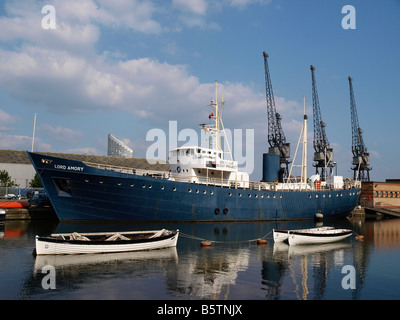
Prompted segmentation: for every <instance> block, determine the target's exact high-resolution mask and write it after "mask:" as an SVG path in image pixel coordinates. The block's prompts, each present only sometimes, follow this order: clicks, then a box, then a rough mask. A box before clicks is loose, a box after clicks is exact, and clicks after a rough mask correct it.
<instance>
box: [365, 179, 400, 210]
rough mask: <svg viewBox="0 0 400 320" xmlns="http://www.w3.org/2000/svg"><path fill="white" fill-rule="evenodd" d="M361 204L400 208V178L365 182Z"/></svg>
mask: <svg viewBox="0 0 400 320" xmlns="http://www.w3.org/2000/svg"><path fill="white" fill-rule="evenodd" d="M360 204H361V205H362V206H363V207H375V208H376V207H384V208H400V179H386V181H385V182H376V181H371V182H363V183H362V187H361V195H360Z"/></svg>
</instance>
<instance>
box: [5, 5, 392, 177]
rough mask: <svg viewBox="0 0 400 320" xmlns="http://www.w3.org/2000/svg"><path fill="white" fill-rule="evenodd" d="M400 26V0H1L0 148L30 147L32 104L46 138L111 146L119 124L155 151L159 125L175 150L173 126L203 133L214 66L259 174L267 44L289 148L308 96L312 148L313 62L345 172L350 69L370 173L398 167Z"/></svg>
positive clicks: (51, 148) (88, 147)
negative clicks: (154, 135)
mask: <svg viewBox="0 0 400 320" xmlns="http://www.w3.org/2000/svg"><path fill="white" fill-rule="evenodd" d="M46 5H50V6H52V7H51V8H53V9H54V10H53V11H52V10H50V11H49V10H47V9H48V7H45V6H46ZM346 5H351V6H353V8H354V9H355V13H354V16H351V18H352V19H351V20H349V19H348V18H349V17H350V16H349V11H347V10H344V13H342V9H343V7H345V6H346ZM353 18H355V19H353ZM342 20H343V21H344V25H346V23H350V22H354V23H355V25H354V26H353V27H355V28H347V29H346V28H343V25H342ZM51 23H53V24H51ZM399 39H400V1H399V0H385V1H376V0H362V1H361V0H358V1H357V0H330V1H320V0H303V1H298V0H221V1H214V0H213V1H211V0H159V1H158V0H151V1H150V0H149V1H139V0H132V1H127V0H116V1H101V0H69V1H62V0H45V1H34V0H19V1H1V2H0V149H13V150H31V147H32V134H33V126H34V117H35V114H36V115H37V118H36V130H35V140H34V150H35V151H38V152H40V151H42V152H65V153H80V154H85V153H87V154H95V155H106V154H107V135H108V134H109V133H112V134H114V135H115V136H116V137H118V138H119V139H120V140H122V141H124V142H125V143H126V144H127V145H128V146H130V147H131V148H132V149H133V150H134V153H135V157H146V155H148V150H149V148H151V146H153V147H154V144H155V143H156V142H157V141H159V140H157V139H153V140H151V139H149V135H148V134H149V132H154V131H152V130H154V129H157V130H159V131H160V130H161V131H163V132H165V136H166V137H167V141H166V143H168V145H167V146H166V147H167V148H166V150H168V147H170V146H171V145H173V144H174V143H176V144H177V145H182V144H184V143H185V141H186V140H185V139H184V134H182V136H179V135H176V134H175V133H174V132H171V130H170V129H171V128H172V129H174V128H176V131H177V133H178V134H179V133H180V132H182V131H183V132H185V131H184V129H193V130H195V132H197V133H198V136H199V140H200V129H199V128H198V125H199V124H200V123H209V119H208V115H209V113H210V109H209V107H207V105H208V104H209V103H210V100H211V99H212V98H214V96H215V94H214V92H215V81H216V80H217V81H218V100H221V98H223V99H224V101H225V105H224V114H223V120H224V126H225V128H228V129H230V130H231V132H234V130H236V131H237V132H241V133H242V135H243V137H242V140H241V141H240V139H239V138H238V139H234V141H233V142H232V146H233V147H234V150H236V151H235V152H234V154H235V153H236V154H237V155H239V156H240V155H242V158H243V159H245V160H246V161H247V163H243V164H242V167H244V169H245V170H246V171H248V173H249V174H250V177H251V178H252V179H253V180H260V179H261V167H262V165H261V159H262V154H263V153H265V152H268V141H267V130H268V125H267V110H266V100H265V74H264V60H263V56H262V52H263V51H265V52H267V53H268V55H269V58H268V63H269V70H270V75H271V80H272V87H273V92H274V95H275V103H276V109H277V112H279V113H280V114H281V116H282V127H283V131H284V133H285V135H286V140H287V142H290V143H291V156H292V158H293V155H294V152H295V149H296V145H297V141H298V138H299V134H300V130H301V126H302V121H303V96H305V105H306V113H307V115H308V117H309V121H308V154H309V155H311V156H312V154H313V149H312V139H313V126H312V95H311V94H312V86H311V71H310V65H313V66H315V68H316V70H315V76H316V81H317V89H318V96H319V102H320V108H321V115H322V119H323V121H324V122H325V123H326V125H327V126H326V134H327V138H328V141H329V142H330V145H331V147H332V148H333V149H334V160H335V162H337V173H338V174H339V175H343V176H344V177H352V175H353V172H352V171H351V170H350V168H351V161H352V153H351V143H352V137H351V118H350V97H349V84H348V80H347V77H348V76H351V77H352V78H353V89H354V94H355V100H356V105H357V112H358V120H359V124H360V127H361V128H362V129H363V138H364V142H365V145H366V147H367V149H368V151H369V153H370V161H371V166H372V171H371V172H370V175H371V180H373V181H384V180H385V179H387V178H392V179H393V178H397V179H399V178H400V169H399V161H398V159H399V158H400V142H399V134H398V126H399V119H400V111H399V109H400V108H399V107H400V80H399V74H400V59H399V57H400V41H399ZM171 123H176V125H175V126H171ZM246 130H248V132H253V136H254V139H252V135H249V136H246ZM146 137H147V139H146ZM174 137H175V142H174V141H172V140H174ZM176 137H180V138H181V139H180V140H182V141H176ZM158 139H161V138H160V137H158ZM170 140H171V141H172V142H173V143H172V144H171V143H169V142H170ZM240 142H243V145H242V144H241V143H240ZM198 143H199V144H201V143H202V141H199V142H198ZM245 146H246V147H247V146H249V148H248V149H245ZM235 147H236V148H235ZM246 152H247V153H246ZM250 153H251V154H250ZM157 155H158V156H160V157H164V158H166V156H167V155H163V152H161V151H160V152H159V154H157ZM298 157H299V155H298ZM251 158H252V159H254V160H252V159H251ZM252 161H253V162H254V163H253V164H252V165H249V164H251V162H252ZM300 161H301V159H299V158H296V160H295V161H294V162H295V163H296V164H299V163H300ZM242 162H243V161H242ZM311 163H312V159H309V169H308V172H309V173H310V174H311V173H313V172H314V168H313V167H312V166H311Z"/></svg>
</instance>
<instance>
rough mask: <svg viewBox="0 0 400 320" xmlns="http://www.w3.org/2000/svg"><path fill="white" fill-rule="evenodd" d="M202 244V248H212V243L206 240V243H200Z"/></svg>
mask: <svg viewBox="0 0 400 320" xmlns="http://www.w3.org/2000/svg"><path fill="white" fill-rule="evenodd" d="M200 244H201V246H202V247H209V246H211V241H209V240H204V241H202V242H200Z"/></svg>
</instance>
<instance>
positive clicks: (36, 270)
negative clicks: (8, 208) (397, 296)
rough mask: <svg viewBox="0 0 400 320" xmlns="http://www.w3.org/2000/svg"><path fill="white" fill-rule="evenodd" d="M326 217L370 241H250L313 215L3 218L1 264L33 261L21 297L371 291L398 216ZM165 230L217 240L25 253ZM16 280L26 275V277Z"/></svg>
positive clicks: (398, 232)
mask: <svg viewBox="0 0 400 320" xmlns="http://www.w3.org/2000/svg"><path fill="white" fill-rule="evenodd" d="M325 225H329V226H334V227H337V228H349V229H353V230H355V231H356V232H357V233H358V234H363V235H365V241H363V242H359V241H356V240H355V239H354V237H352V238H350V239H346V240H344V241H342V242H337V243H331V244H322V245H307V246H288V245H286V244H284V243H279V244H275V243H274V242H273V240H272V234H270V236H269V237H268V238H269V241H268V243H267V245H265V246H257V245H256V244H255V242H247V241H246V240H249V239H256V238H259V237H262V236H264V235H266V234H269V233H270V232H271V231H272V229H273V228H281V229H296V228H309V227H314V226H315V223H314V222H311V221H310V222H262V223H261V222H260V223H258V222H255V223H250V222H249V223H180V224H179V223H163V224H157V223H143V224H137V223H127V222H124V223H58V224H52V223H44V222H40V223H38V222H33V221H32V222H26V221H25V222H13V223H10V221H8V222H7V221H6V223H4V225H3V229H1V230H0V231H1V232H2V239H0V256H7V254H8V257H10V259H11V260H13V259H14V260H13V261H11V260H10V261H8V262H7V263H6V264H5V266H6V268H16V269H15V270H18V268H19V269H20V270H24V269H26V265H27V264H28V265H29V264H30V271H29V272H28V273H27V274H24V275H21V276H20V277H19V278H18V279H17V280H16V282H17V281H18V283H23V284H22V286H21V287H20V289H19V290H20V292H19V295H18V297H19V298H22V299H52V298H56V299H70V298H72V299H89V298H90V299H93V298H101V299H188V298H189V299H270V300H272V299H360V298H363V297H364V298H365V297H369V298H371V297H372V298H373V297H374V295H373V293H372V291H371V290H368V289H365V287H366V283H368V279H371V277H373V276H371V275H370V270H369V269H370V268H369V266H370V264H371V262H372V257H373V255H374V248H389V249H391V248H398V247H400V220H382V221H371V222H364V221H347V220H342V221H339V222H331V221H329V222H327V223H325ZM160 228H166V229H179V230H180V231H181V233H183V234H187V235H191V236H194V237H199V238H202V239H208V240H214V241H218V243H217V244H213V246H212V247H211V248H202V247H201V246H200V241H198V240H193V239H189V238H185V237H180V238H179V241H178V246H177V247H176V248H170V249H162V250H154V251H145V252H131V253H116V254H92V255H74V256H38V257H36V258H33V257H32V256H31V255H28V254H27V252H29V253H30V252H31V251H32V249H33V247H34V236H35V235H36V234H49V233H62V232H72V231H77V232H91V231H127V230H150V229H160ZM1 232H0V234H1ZM21 248H23V250H21ZM17 249H18V250H17ZM14 257H23V258H21V259H19V258H14ZM19 264H20V265H19ZM45 265H52V266H54V267H55V270H56V273H57V278H56V279H57V289H56V290H44V289H43V288H42V286H41V280H42V279H43V276H44V275H43V274H42V273H41V271H42V269H43V267H44V266H45ZM344 265H352V266H354V267H355V269H356V289H355V290H344V289H343V288H342V286H341V281H342V278H343V276H344V275H343V274H342V272H341V271H342V267H343V266H344ZM2 272H3V273H2ZM13 272H16V271H13ZM21 272H22V271H21ZM5 277H7V272H4V271H0V281H1V282H2V283H3V281H2V280H4V279H5ZM20 278H23V279H24V280H23V281H22V282H21V280H20ZM8 282H10V281H8ZM5 290H6V288H5ZM365 290H366V292H364V291H365ZM396 290H397V289H396Z"/></svg>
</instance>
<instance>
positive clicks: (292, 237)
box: [274, 227, 353, 245]
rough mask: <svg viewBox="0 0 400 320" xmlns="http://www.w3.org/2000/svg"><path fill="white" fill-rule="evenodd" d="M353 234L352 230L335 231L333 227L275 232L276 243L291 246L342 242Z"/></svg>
mask: <svg viewBox="0 0 400 320" xmlns="http://www.w3.org/2000/svg"><path fill="white" fill-rule="evenodd" d="M352 234H353V231H352V230H349V229H335V228H333V227H321V228H311V229H299V230H274V241H277V242H282V241H287V242H288V243H289V245H298V244H318V243H330V242H336V241H341V240H343V239H345V238H347V237H349V236H351V235H352ZM275 239H277V240H275Z"/></svg>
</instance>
